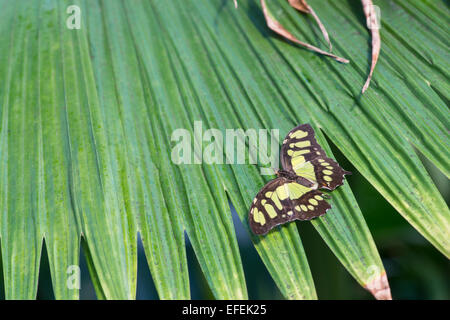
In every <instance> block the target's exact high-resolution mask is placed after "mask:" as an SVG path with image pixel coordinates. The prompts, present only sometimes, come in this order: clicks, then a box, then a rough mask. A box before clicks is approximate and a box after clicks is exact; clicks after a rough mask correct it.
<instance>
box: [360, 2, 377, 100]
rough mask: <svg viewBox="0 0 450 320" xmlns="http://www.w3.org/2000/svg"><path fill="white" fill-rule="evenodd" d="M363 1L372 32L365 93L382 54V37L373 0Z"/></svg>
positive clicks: (363, 89) (363, 90)
mask: <svg viewBox="0 0 450 320" xmlns="http://www.w3.org/2000/svg"><path fill="white" fill-rule="evenodd" d="M361 2H362V5H363V9H364V15H365V16H366V21H367V27H368V28H369V29H370V30H371V32H372V64H371V66H370V73H369V76H368V77H367V80H366V83H365V84H364V87H363V88H362V93H364V92H365V91H366V90H367V89H368V88H369V85H370V80H371V79H372V75H373V70H374V69H375V66H376V65H377V61H378V56H379V55H380V48H381V38H380V31H379V25H378V20H377V15H376V12H375V9H374V7H373V3H372V0H361Z"/></svg>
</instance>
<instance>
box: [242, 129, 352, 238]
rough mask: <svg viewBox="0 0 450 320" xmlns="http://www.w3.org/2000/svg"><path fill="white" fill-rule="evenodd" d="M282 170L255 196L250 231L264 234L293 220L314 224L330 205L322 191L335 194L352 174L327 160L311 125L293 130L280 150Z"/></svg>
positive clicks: (331, 160) (251, 211)
mask: <svg viewBox="0 0 450 320" xmlns="http://www.w3.org/2000/svg"><path fill="white" fill-rule="evenodd" d="M281 164H282V166H283V169H282V170H278V171H277V172H276V175H277V178H275V179H273V180H271V181H269V182H268V183H267V184H266V185H265V186H264V187H263V188H262V189H261V191H260V192H259V193H258V194H257V195H256V197H255V199H254V200H253V203H252V206H251V208H250V214H249V217H250V227H251V229H252V231H253V232H254V233H255V234H265V233H267V232H268V231H269V230H271V229H272V228H274V227H275V226H277V225H280V224H284V223H287V222H290V221H293V220H311V219H313V218H316V217H319V216H321V215H324V214H325V213H326V212H327V210H329V209H330V208H331V205H330V204H329V203H328V202H327V201H325V199H327V198H328V196H327V195H326V194H324V193H322V192H321V191H320V190H319V189H328V190H334V189H335V188H337V187H338V186H340V185H342V184H343V179H344V175H346V174H350V172H348V171H345V170H344V169H342V168H341V167H340V166H339V164H338V163H337V162H336V161H334V160H333V159H331V158H328V157H327V156H326V154H325V151H324V150H323V149H322V147H321V146H320V145H319V144H318V143H317V141H316V139H315V135H314V130H313V128H312V127H311V126H310V125H309V124H303V125H300V126H298V127H296V128H294V129H293V130H291V131H290V132H289V133H288V135H287V136H286V138H285V139H284V140H283V145H282V148H281Z"/></svg>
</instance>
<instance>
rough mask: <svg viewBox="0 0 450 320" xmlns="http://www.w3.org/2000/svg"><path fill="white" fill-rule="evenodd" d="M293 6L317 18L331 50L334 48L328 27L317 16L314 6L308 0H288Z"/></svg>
mask: <svg viewBox="0 0 450 320" xmlns="http://www.w3.org/2000/svg"><path fill="white" fill-rule="evenodd" d="M288 1H289V4H290V5H291V7H293V8H295V9H297V10H298V11H301V12H305V13H309V14H311V15H312V16H313V18H314V20H316V23H317V25H318V26H319V28H320V31H322V34H323V37H324V38H325V40H326V41H327V43H328V46H329V47H330V52H331V51H332V50H333V46H332V45H331V41H330V37H329V36H328V32H327V29H325V26H324V25H323V24H322V21H320V19H319V17H318V16H317V14H316V12H315V11H314V10H313V8H312V7H311V6H310V5H309V4H308V3H307V2H306V0H288Z"/></svg>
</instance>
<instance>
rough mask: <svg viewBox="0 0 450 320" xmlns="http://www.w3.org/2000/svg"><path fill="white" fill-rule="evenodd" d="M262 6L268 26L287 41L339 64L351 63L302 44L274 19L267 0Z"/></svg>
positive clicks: (263, 0)
mask: <svg viewBox="0 0 450 320" xmlns="http://www.w3.org/2000/svg"><path fill="white" fill-rule="evenodd" d="M261 6H262V9H263V13H264V17H265V19H266V23H267V26H268V27H269V28H270V29H271V30H272V31H274V32H276V33H278V34H279V35H281V36H282V37H284V38H286V39H288V40H290V41H292V42H295V43H297V44H299V45H301V46H303V47H305V48H307V49H309V50H311V51H314V52H317V53H320V54H323V55H325V56H328V57H331V58H333V59H335V60H336V61H339V62H343V63H348V62H349V60H347V59H345V58H341V57H338V56H336V55H334V54H331V53H329V52H326V51H323V50H321V49H319V48H317V47H315V46H313V45H310V44H308V43H306V42H302V41H300V40H298V39H297V38H296V37H295V36H294V35H293V34H291V33H290V32H289V31H287V30H286V29H285V28H284V27H283V26H282V25H281V24H280V23H279V22H278V21H277V20H276V19H275V18H274V17H273V15H272V14H271V13H270V11H269V9H268V8H267V6H266V2H265V0H261Z"/></svg>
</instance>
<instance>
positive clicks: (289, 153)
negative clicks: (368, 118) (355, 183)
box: [281, 124, 350, 190]
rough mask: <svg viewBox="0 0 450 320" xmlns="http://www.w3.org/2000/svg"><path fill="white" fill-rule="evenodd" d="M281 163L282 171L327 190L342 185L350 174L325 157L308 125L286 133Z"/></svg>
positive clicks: (312, 130)
mask: <svg viewBox="0 0 450 320" xmlns="http://www.w3.org/2000/svg"><path fill="white" fill-rule="evenodd" d="M281 163H282V165H283V168H284V170H286V171H290V172H293V173H295V174H296V175H297V176H301V177H303V178H306V179H308V180H310V181H312V182H316V183H317V187H318V188H325V189H328V190H334V189H335V188H336V187H338V186H340V185H342V183H343V179H344V175H346V174H350V172H348V171H345V170H344V169H342V168H341V167H340V166H339V164H338V163H337V162H336V161H334V160H333V159H330V158H328V157H327V156H326V154H325V151H324V150H323V149H322V147H321V146H320V145H319V144H318V143H317V140H316V138H315V134H314V129H313V128H312V127H311V126H310V125H309V124H302V125H300V126H298V127H296V128H294V129H292V130H291V131H290V132H289V133H288V135H287V136H286V139H285V140H284V141H283V146H282V148H281Z"/></svg>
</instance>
